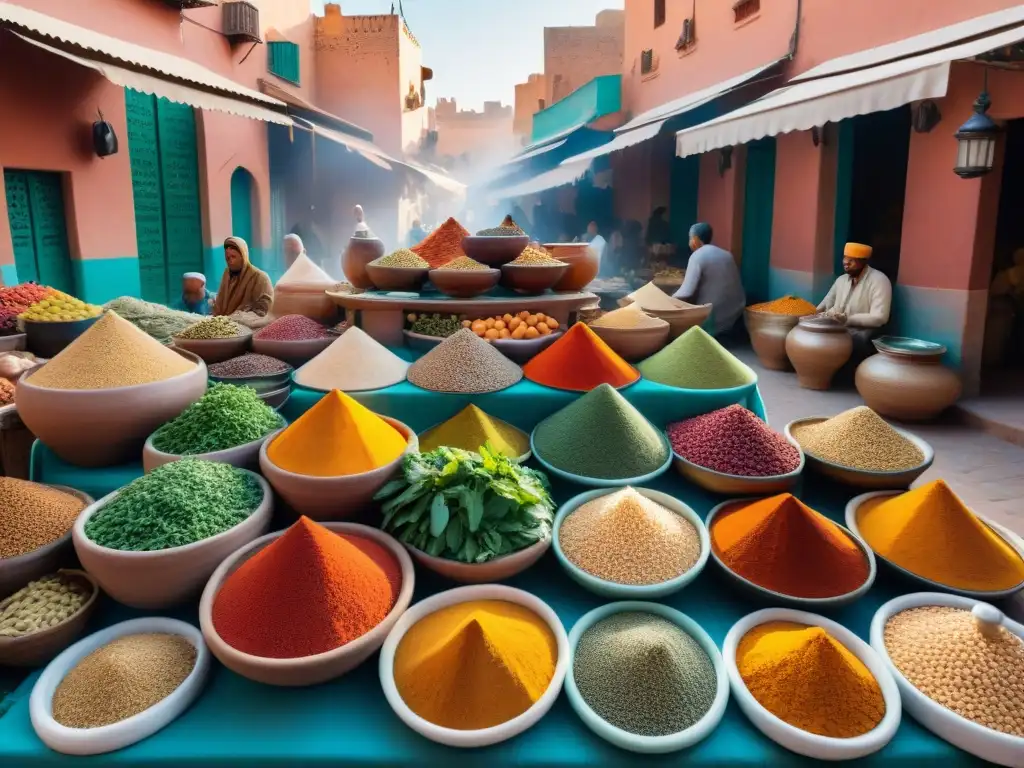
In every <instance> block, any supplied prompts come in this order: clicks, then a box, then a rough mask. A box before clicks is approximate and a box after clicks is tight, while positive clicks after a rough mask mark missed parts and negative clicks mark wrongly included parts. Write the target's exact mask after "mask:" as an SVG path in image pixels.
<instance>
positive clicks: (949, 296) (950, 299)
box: [890, 284, 970, 368]
mask: <svg viewBox="0 0 1024 768" xmlns="http://www.w3.org/2000/svg"><path fill="white" fill-rule="evenodd" d="M969 300H970V291H954V290H949V289H943V288H919V287H915V286H909V285H899V284H897V285H895V286H893V302H892V318H891V320H890V324H891V326H892V327H893V328H894V329H895V330H893V331H891V333H895V334H898V335H900V336H910V337H911V338H915V339H924V340H925V341H933V342H935V343H936V344H942V345H944V346H945V347H946V356H945V357H944V358H943V362H944V363H946V364H947V365H949V366H950V367H953V368H959V367H960V366H961V365H962V364H963V352H964V350H963V339H964V329H965V328H966V327H967V324H968V323H967V305H968V302H969Z"/></svg>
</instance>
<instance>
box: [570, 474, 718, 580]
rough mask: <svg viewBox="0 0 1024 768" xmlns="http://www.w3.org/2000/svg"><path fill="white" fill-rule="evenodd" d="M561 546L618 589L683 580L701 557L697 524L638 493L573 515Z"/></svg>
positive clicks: (617, 495) (625, 492)
mask: <svg viewBox="0 0 1024 768" xmlns="http://www.w3.org/2000/svg"><path fill="white" fill-rule="evenodd" d="M558 545H559V547H561V550H562V553H563V554H564V555H565V556H566V558H568V560H569V561H570V562H571V563H572V564H573V565H575V566H577V567H579V568H582V569H583V570H584V571H586V572H587V573H589V574H590V575H592V576H596V577H597V578H599V579H604V580H605V581H611V582H614V583H616V584H634V585H645V584H660V583H662V582H664V581H669V580H670V579H675V578H677V577H679V576H682V575H683V574H684V573H686V572H687V571H688V570H690V569H691V568H692V567H693V566H694V565H695V564H696V562H697V560H698V558H699V557H700V535H699V534H698V533H697V529H696V528H695V527H694V526H693V523H691V522H690V521H689V520H687V519H686V518H685V517H683V516H682V515H677V514H676V513H675V512H673V511H672V510H670V509H666V508H665V507H663V506H661V505H660V504H657V503H655V502H653V501H651V500H650V499H648V498H647V497H646V496H644V495H643V494H641V493H637V491H635V490H633V489H632V488H624V489H622V490H621V491H616V492H614V493H610V494H608V495H607V496H599V497H598V498H596V499H594V500H593V501H588V502H587V503H586V504H583V505H582V506H581V507H579V508H578V509H576V510H575V511H574V512H573V513H572V514H570V515H567V516H566V518H565V519H564V520H563V521H562V525H561V527H560V528H559V530H558Z"/></svg>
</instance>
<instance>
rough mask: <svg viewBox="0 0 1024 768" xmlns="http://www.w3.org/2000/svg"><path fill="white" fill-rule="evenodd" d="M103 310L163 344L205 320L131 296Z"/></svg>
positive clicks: (116, 301) (115, 301)
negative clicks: (119, 317) (116, 315)
mask: <svg viewBox="0 0 1024 768" xmlns="http://www.w3.org/2000/svg"><path fill="white" fill-rule="evenodd" d="M103 308H104V309H106V310H107V311H108V312H116V313H117V314H118V315H120V316H121V317H123V318H124V319H125V320H127V321H128V322H129V323H131V324H132V325H134V326H135V327H136V328H138V329H139V330H140V331H143V332H144V333H148V334H149V335H150V336H152V337H153V338H154V339H156V340H157V341H159V342H160V343H161V344H167V343H170V342H171V340H172V339H173V337H174V336H176V335H178V334H179V333H181V332H182V331H184V330H185V329H186V328H188V327H189V326H192V325H195V324H196V323H198V322H199V321H200V320H202V319H203V315H194V314H192V313H191V312H181V311H179V310H177V309H171V308H169V307H165V306H164V305H163V304H154V303H152V302H149V301H142V299H135V298H132V297H131V296H122V297H121V298H119V299H113V300H111V301H108V302H107V303H106V304H104V305H103Z"/></svg>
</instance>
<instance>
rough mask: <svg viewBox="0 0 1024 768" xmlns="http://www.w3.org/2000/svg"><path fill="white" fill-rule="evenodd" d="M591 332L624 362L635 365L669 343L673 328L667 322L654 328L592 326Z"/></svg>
mask: <svg viewBox="0 0 1024 768" xmlns="http://www.w3.org/2000/svg"><path fill="white" fill-rule="evenodd" d="M590 330H592V331H593V332H594V333H596V334H597V335H598V336H599V337H600V338H601V339H602V340H603V341H604V342H605V343H606V344H607V345H608V346H609V347H611V348H612V350H614V351H615V352H616V353H617V354H618V355H619V357H621V358H622V359H623V360H625V361H627V362H630V363H635V362H638V361H640V360H646V359H647V358H648V357H650V356H651V355H653V354H654V353H655V352H658V351H659V350H660V349H661V348H662V347H664V346H665V344H666V343H668V334H669V331H671V326H669V324H668V323H667V322H664V323H663V324H660V325H658V326H655V327H653V328H602V327H600V326H598V325H591V326H590Z"/></svg>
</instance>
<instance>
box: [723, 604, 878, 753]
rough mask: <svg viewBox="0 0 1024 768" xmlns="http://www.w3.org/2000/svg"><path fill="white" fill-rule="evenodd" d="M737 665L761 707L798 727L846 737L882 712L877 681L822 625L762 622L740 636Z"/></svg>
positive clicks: (862, 730)
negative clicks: (810, 625)
mask: <svg viewBox="0 0 1024 768" xmlns="http://www.w3.org/2000/svg"><path fill="white" fill-rule="evenodd" d="M736 666H737V668H738V669H739V673H740V677H742V678H743V682H744V683H745V684H746V686H747V690H749V691H750V693H751V695H752V696H753V697H754V698H755V699H757V701H758V703H759V704H760V705H761V706H762V707H764V708H765V709H767V710H768V711H769V712H771V713H772V714H773V715H775V716H776V717H778V718H779V719H780V720H783V721H784V722H787V723H789V724H790V725H792V726H794V727H796V728H800V729H801V730H804V731H808V732H810V733H816V734H818V735H819V736H830V737H832V738H837V739H850V738H853V737H854V736H860V735H862V734H865V733H867V732H868V731H870V730H873V729H874V728H876V727H877V726H878V724H879V723H880V722H881V721H882V718H883V717H884V716H885V700H884V699H883V698H882V689H881V687H880V686H879V685H878V681H877V680H875V678H874V676H873V675H872V674H871V672H870V670H868V668H867V667H866V666H864V663H863V662H862V661H861V660H860V659H858V658H857V657H856V656H855V655H854V654H853V653H851V652H850V651H849V650H848V649H847V648H846V647H845V646H844V645H843V644H842V643H840V642H839V641H838V640H836V639H835V638H834V637H832V636H831V635H830V634H828V632H826V631H825V630H824V629H822V628H821V627H809V626H806V625H804V624H795V623H792V622H788V621H772V622H768V623H767V624H761V625H759V626H757V627H755V628H754V629H752V630H750V631H749V632H748V633H747V634H746V635H744V636H743V638H742V639H741V640H740V643H739V646H738V647H737V649H736Z"/></svg>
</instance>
